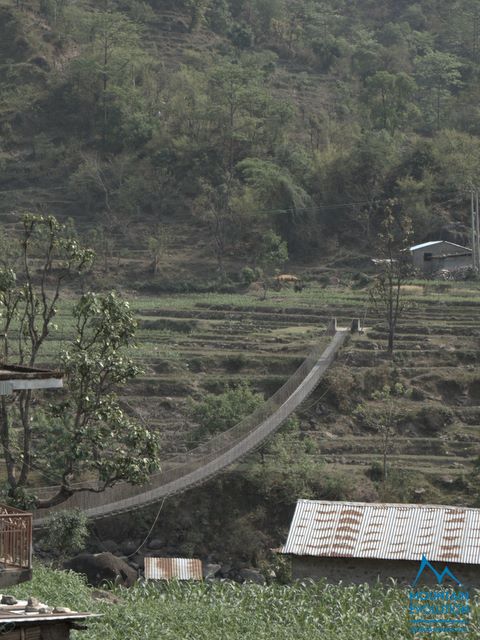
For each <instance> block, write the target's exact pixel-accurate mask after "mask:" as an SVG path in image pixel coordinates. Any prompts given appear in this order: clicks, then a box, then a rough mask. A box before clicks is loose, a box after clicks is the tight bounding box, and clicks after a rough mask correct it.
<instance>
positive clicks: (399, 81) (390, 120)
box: [365, 71, 418, 134]
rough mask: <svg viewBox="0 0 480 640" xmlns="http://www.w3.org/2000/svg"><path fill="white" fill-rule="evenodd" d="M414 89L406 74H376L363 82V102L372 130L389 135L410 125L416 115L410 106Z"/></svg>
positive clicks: (416, 110)
mask: <svg viewBox="0 0 480 640" xmlns="http://www.w3.org/2000/svg"><path fill="white" fill-rule="evenodd" d="M415 89H416V85H415V81H414V79H413V78H412V77H411V76H409V75H408V74H406V73H398V74H393V73H389V72H388V71H377V73H375V74H374V75H373V76H370V77H368V78H367V80H366V81H365V99H366V101H367V104H368V105H369V107H370V111H371V114H372V119H373V123H374V126H375V127H376V128H379V129H380V128H382V129H386V130H387V131H389V132H390V133H392V134H393V133H395V131H396V130H397V129H398V128H400V127H403V126H405V125H406V124H407V123H408V121H410V122H412V120H414V119H415V117H416V116H417V115H418V109H417V108H416V107H415V105H414V103H413V97H414V93H415Z"/></svg>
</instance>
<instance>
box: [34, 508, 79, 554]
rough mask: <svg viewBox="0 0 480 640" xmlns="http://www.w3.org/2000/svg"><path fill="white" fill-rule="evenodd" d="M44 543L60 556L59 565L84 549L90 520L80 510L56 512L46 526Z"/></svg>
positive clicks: (50, 516)
mask: <svg viewBox="0 0 480 640" xmlns="http://www.w3.org/2000/svg"><path fill="white" fill-rule="evenodd" d="M45 531H46V534H45V536H44V542H45V544H46V545H47V547H48V548H49V549H51V550H52V551H54V552H55V553H58V554H59V556H60V557H59V564H60V565H61V564H62V560H65V558H66V557H67V556H69V555H71V554H73V553H78V552H79V551H81V550H82V549H83V548H84V545H85V541H86V539H87V537H88V519H87V516H86V514H85V513H84V512H83V511H80V509H73V510H72V511H54V512H53V513H51V514H50V515H49V516H48V518H47V522H46V525H45Z"/></svg>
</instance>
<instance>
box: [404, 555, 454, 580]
mask: <svg viewBox="0 0 480 640" xmlns="http://www.w3.org/2000/svg"><path fill="white" fill-rule="evenodd" d="M426 569H430V571H431V572H432V573H433V575H434V576H435V577H436V579H437V584H442V583H443V581H444V579H445V578H447V577H448V578H450V579H451V580H453V581H454V582H456V583H457V584H458V586H459V587H461V586H462V583H461V582H460V580H459V579H458V578H457V577H456V576H454V575H453V573H452V572H451V571H450V569H449V568H448V567H447V566H445V569H444V570H443V571H442V573H439V572H438V571H437V570H436V569H435V567H433V566H432V565H431V563H430V562H429V561H428V560H427V558H426V557H425V556H422V562H421V564H420V569H419V571H418V573H417V577H416V578H415V582H414V583H413V585H412V586H413V587H415V585H416V584H417V582H418V581H419V580H420V578H421V576H422V574H423V572H424V571H425V570H426Z"/></svg>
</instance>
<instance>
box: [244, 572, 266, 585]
mask: <svg viewBox="0 0 480 640" xmlns="http://www.w3.org/2000/svg"><path fill="white" fill-rule="evenodd" d="M238 576H239V578H240V579H241V581H242V582H253V583H254V584H265V582H266V580H265V577H264V575H263V574H262V573H260V571H257V570H256V569H240V571H239V572H238Z"/></svg>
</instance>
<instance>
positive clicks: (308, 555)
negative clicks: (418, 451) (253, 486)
mask: <svg viewBox="0 0 480 640" xmlns="http://www.w3.org/2000/svg"><path fill="white" fill-rule="evenodd" d="M280 553H282V554H284V555H286V556H289V557H290V558H291V559H292V573H293V577H294V578H296V579H303V578H312V579H321V578H325V579H326V580H327V581H328V582H332V583H338V582H340V581H342V582H346V583H353V584H361V583H364V582H369V583H374V582H377V581H382V582H383V581H388V580H389V579H391V578H393V579H395V580H397V581H398V582H399V583H401V584H412V582H413V581H414V579H415V577H416V575H417V574H418V571H419V567H420V564H421V562H422V560H423V558H426V559H427V560H428V561H429V562H430V563H432V564H437V563H438V564H437V566H438V567H439V570H440V571H439V573H440V572H441V571H443V569H444V568H445V566H446V565H448V568H449V569H450V571H451V572H452V573H453V574H454V575H455V576H456V577H457V578H458V580H459V581H460V582H461V583H462V584H463V585H465V586H468V587H475V588H479V587H480V509H470V508H466V507H449V506H444V505H423V504H422V505H420V504H375V503H363V502H326V501H320V500H299V501H298V502H297V506H296V509H295V514H294V516H293V520H292V523H291V526H290V531H289V534H288V539H287V542H286V544H285V546H284V547H283V548H282V549H281V550H280ZM434 577H435V575H434V574H431V573H428V572H427V573H426V574H425V576H423V578H422V579H424V580H425V582H426V583H427V584H429V580H430V579H431V580H432V581H433V579H434ZM432 584H433V582H432Z"/></svg>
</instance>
